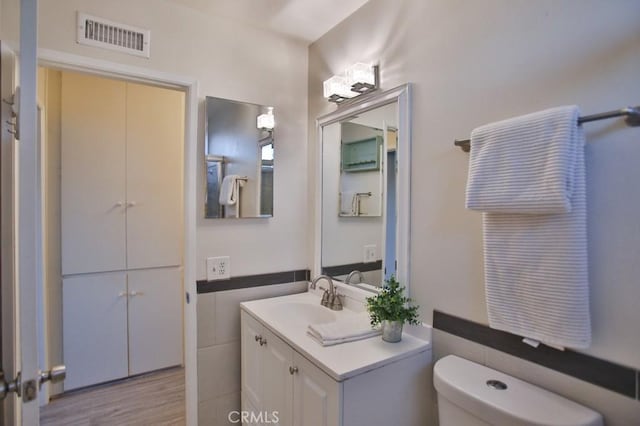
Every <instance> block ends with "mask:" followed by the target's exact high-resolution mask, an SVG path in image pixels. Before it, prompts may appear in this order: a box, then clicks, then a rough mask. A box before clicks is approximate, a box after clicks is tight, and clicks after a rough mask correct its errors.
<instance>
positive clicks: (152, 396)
mask: <svg viewBox="0 0 640 426" xmlns="http://www.w3.org/2000/svg"><path fill="white" fill-rule="evenodd" d="M184 407H185V405H184V369H183V368H172V369H168V370H163V371H159V372H154V373H149V374H145V375H142V376H138V377H134V378H131V379H126V380H122V381H119V382H116V383H112V384H107V385H101V386H96V387H93V388H88V389H86V390H80V391H74V392H71V393H69V394H66V395H63V396H61V397H59V398H56V399H54V400H52V401H51V402H50V403H49V405H47V406H45V407H42V408H41V410H40V424H41V425H43V426H54V425H55V426H84V425H86V426H94V425H96V426H98V425H117V426H120V425H127V426H129V425H154V426H155V425H167V426H168V425H172V426H173V425H184V424H185V413H184V410H185V408H184Z"/></svg>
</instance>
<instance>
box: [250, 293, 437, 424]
mask: <svg viewBox="0 0 640 426" xmlns="http://www.w3.org/2000/svg"><path fill="white" fill-rule="evenodd" d="M319 303H320V298H319V297H318V296H314V295H311V294H309V293H301V294H296V295H290V296H283V297H279V298H278V297H277V298H272V299H263V300H255V301H252V302H243V303H242V304H241V308H242V310H241V324H242V326H241V334H242V341H241V343H242V364H241V367H242V410H243V411H246V412H248V415H251V413H252V412H253V413H254V414H255V415H256V416H258V419H261V420H262V421H263V423H264V424H279V425H281V426H388V425H403V426H422V425H425V424H428V422H429V419H430V417H429V416H430V415H431V414H430V413H429V412H428V407H429V404H428V403H427V402H428V400H429V389H430V376H429V375H430V373H429V364H430V363H431V348H430V344H429V342H428V341H423V340H420V339H417V338H415V337H412V336H408V335H405V336H404V337H403V341H402V342H401V343H385V342H383V341H382V339H380V338H379V337H375V338H371V339H365V340H361V341H357V342H351V343H345V344H341V345H336V346H329V347H322V346H320V345H319V344H318V343H316V342H315V341H313V340H312V339H311V338H310V337H309V336H307V335H306V333H305V331H306V327H307V323H306V322H304V321H306V320H304V319H302V318H296V317H295V315H299V314H300V312H302V311H301V310H300V307H301V306H304V304H308V309H309V310H310V311H314V308H317V307H318V306H319ZM288 306H289V307H294V308H292V309H291V311H290V312H291V314H290V315H289V314H286V313H284V312H286V310H287V309H288ZM323 309H324V308H323ZM345 311H346V309H345ZM274 312H276V313H277V314H278V315H275V316H274ZM316 313H317V312H316ZM339 315H350V314H349V313H347V312H344V313H343V314H339ZM275 317H277V318H278V319H274V318H275ZM274 412H277V417H278V420H279V422H277V423H275V422H274V420H275V419H274V418H273V413H274ZM260 416H261V417H260ZM269 416H271V417H269ZM251 424H255V422H254V423H251Z"/></svg>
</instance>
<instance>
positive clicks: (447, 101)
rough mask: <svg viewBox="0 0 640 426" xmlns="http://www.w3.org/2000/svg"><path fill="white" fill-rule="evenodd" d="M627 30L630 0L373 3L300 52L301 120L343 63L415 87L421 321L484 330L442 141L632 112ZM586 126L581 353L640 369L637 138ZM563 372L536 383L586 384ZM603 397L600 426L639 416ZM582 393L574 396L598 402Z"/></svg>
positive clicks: (635, 61)
mask: <svg viewBox="0 0 640 426" xmlns="http://www.w3.org/2000/svg"><path fill="white" fill-rule="evenodd" d="M638 22H640V3H639V2H637V1H627V0H616V1H611V0H588V1H585V0H565V1H562V2H560V1H553V0H544V1H543V0H540V1H526V0H517V1H516V0H482V1H462V0H433V1H429V2H426V1H423V0H399V1H396V2H388V1H384V0H371V1H370V2H368V3H367V4H366V5H365V6H363V7H362V8H361V9H359V10H358V11H357V12H356V13H355V14H354V15H352V16H351V17H349V18H348V19H347V20H345V21H343V22H342V23H341V24H339V25H338V26H337V27H336V28H334V29H333V30H331V31H330V32H329V33H328V34H326V35H325V36H323V37H322V38H321V39H320V40H319V41H317V42H316V43H314V44H313V45H312V46H311V47H310V56H309V70H310V78H309V119H310V122H312V121H311V120H313V119H315V117H317V116H319V115H322V114H325V113H327V112H328V111H330V110H332V109H334V108H333V107H332V106H331V105H330V104H329V103H328V102H326V101H325V100H323V99H322V93H321V85H322V81H323V80H324V79H326V78H328V77H329V76H330V75H333V74H337V73H339V72H341V71H342V70H344V69H345V68H346V67H347V66H348V65H350V64H352V63H354V62H357V61H372V62H378V61H379V63H380V70H381V84H382V88H383V89H389V88H392V87H395V86H398V85H400V84H403V83H407V82H410V83H413V100H412V103H413V105H412V108H413V112H412V119H413V121H412V132H413V135H412V136H413V138H412V157H411V161H412V176H411V178H412V189H411V206H412V207H411V217H412V220H411V283H412V285H411V294H412V297H414V298H415V299H416V301H417V303H418V304H420V305H421V310H420V313H421V316H422V318H423V320H425V321H427V322H431V319H432V311H433V309H434V308H437V309H440V310H442V311H445V312H448V313H451V314H454V315H458V316H461V317H464V318H468V319H471V320H474V321H478V322H483V323H487V313H486V307H485V297H484V282H483V260H482V229H481V215H480V214H477V213H473V212H470V211H467V210H465V209H464V191H465V183H466V177H467V171H468V154H464V153H462V152H461V151H460V150H459V149H457V148H454V146H453V140H454V139H456V138H467V137H468V136H469V134H470V132H471V130H472V129H473V128H474V127H476V126H479V125H481V124H484V123H487V122H492V121H496V120H500V119H503V118H507V117H511V116H514V115H518V114H525V113H527V112H531V111H536V110H540V109H543V108H547V107H551V106H555V105H563V104H577V105H579V106H580V108H581V109H582V111H583V113H585V114H590V113H597V112H602V111H607V110H610V109H616V108H619V107H622V106H626V105H629V104H631V105H637V104H638V103H639V102H640V84H638V70H640V32H639V31H638V28H639V27H638ZM585 130H586V134H587V139H588V141H589V142H588V146H587V174H588V200H589V201H588V205H589V230H588V239H589V256H590V259H589V260H590V282H591V298H592V303H591V307H592V323H593V345H592V347H591V348H590V349H589V350H588V351H586V352H588V353H590V354H593V355H595V356H598V357H600V358H605V359H608V360H611V361H614V362H618V363H621V364H625V365H628V366H631V367H635V368H638V367H640V339H638V331H637V324H638V323H640V310H638V308H637V306H638V305H639V304H640V286H639V285H638V276H639V275H640V263H639V262H638V261H637V260H638V259H639V258H640V244H638V241H640V226H639V225H638V220H637V218H638V216H639V214H640V192H639V191H640V187H639V186H638V184H637V182H638V181H639V180H640V168H639V167H638V163H639V161H640V143H639V142H640V133H639V132H640V130H639V129H638V128H628V127H625V126H624V124H623V123H622V122H621V120H609V121H604V122H598V123H590V124H586V125H585ZM314 131H315V130H314V129H310V131H309V135H310V144H314V143H316V141H315V137H314V136H313V135H314ZM313 155H314V151H313V150H310V152H309V158H310V161H311V163H310V164H315V159H314V158H313ZM309 188H310V190H313V188H314V186H313V185H310V186H309ZM313 196H314V194H310V197H313ZM311 199H313V198H311ZM437 345H438V342H437V341H436V346H437ZM517 368H520V369H526V368H527V367H526V366H525V365H523V364H519V365H517ZM517 368H514V369H515V370H517ZM548 377H555V378H556V379H554V380H555V382H554V380H551V379H548ZM563 377H566V376H562V375H559V374H558V373H553V372H551V373H549V374H548V375H547V378H545V379H544V380H543V379H541V380H543V383H542V384H543V385H545V386H547V387H550V388H551V389H554V390H556V391H557V392H560V393H564V394H567V396H569V397H574V398H578V397H579V395H578V394H580V393H581V392H582V395H583V396H584V394H585V392H586V391H584V389H586V388H587V385H586V384H584V382H580V381H578V380H574V382H577V383H578V384H580V383H582V384H583V385H584V386H583V387H581V386H580V385H574V386H573V388H572V387H570V386H566V385H567V380H566V379H562V378H563ZM563 380H564V381H563ZM561 381H563V382H562V383H563V384H562V385H559V384H558V383H559V382H561ZM567 389H573V391H567ZM603 392H605V393H608V394H609V395H612V396H611V399H609V401H613V400H615V401H616V402H620V405H618V407H622V408H620V410H610V412H611V413H612V414H611V415H612V416H613V417H610V418H608V419H607V420H608V422H610V423H611V424H616V423H617V424H624V419H629V418H632V417H631V416H630V415H629V413H633V414H634V415H635V416H636V417H635V419H636V420H637V418H638V416H640V407H638V404H637V402H636V401H633V400H631V399H629V398H626V397H623V396H620V395H616V394H613V393H612V392H607V391H603ZM593 395H594V394H593V393H591V394H590V396H584V398H583V400H584V401H586V402H587V403H592V404H599V405H600V406H603V405H606V404H603V403H602V402H600V403H598V401H599V399H598V398H595V397H594V396H593ZM578 399H579V398H578ZM600 401H602V399H600ZM609 406H611V404H609ZM605 408H606V407H605ZM616 412H619V414H615V413H616ZM623 412H625V413H626V414H627V415H629V417H623V416H625V414H624V413H623Z"/></svg>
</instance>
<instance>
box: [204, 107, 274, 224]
mask: <svg viewBox="0 0 640 426" xmlns="http://www.w3.org/2000/svg"><path fill="white" fill-rule="evenodd" d="M205 116H206V128H205V163H206V168H205V169H206V199H205V217H206V218H264V217H272V216H273V182H274V180H273V173H274V151H275V149H274V146H275V140H274V135H273V128H272V126H273V108H272V107H266V106H262V105H256V104H251V103H246V102H237V101H231V100H228V99H221V98H214V97H210V96H208V97H207V98H206V100H205ZM258 117H261V119H259V118H258ZM264 117H268V118H271V120H264ZM261 123H267V124H268V125H269V126H270V128H266V127H258V126H260V125H261ZM262 125H264V124H262Z"/></svg>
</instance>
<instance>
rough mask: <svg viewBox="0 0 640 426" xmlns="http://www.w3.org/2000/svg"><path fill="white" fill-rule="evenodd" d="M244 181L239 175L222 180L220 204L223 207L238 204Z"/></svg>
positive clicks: (228, 176)
mask: <svg viewBox="0 0 640 426" xmlns="http://www.w3.org/2000/svg"><path fill="white" fill-rule="evenodd" d="M241 185H242V180H240V176H239V175H227V176H225V177H224V179H222V185H221V187H220V197H219V202H220V204H222V205H223V206H233V205H234V204H236V203H237V202H238V197H239V196H240V186H241Z"/></svg>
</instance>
